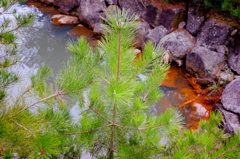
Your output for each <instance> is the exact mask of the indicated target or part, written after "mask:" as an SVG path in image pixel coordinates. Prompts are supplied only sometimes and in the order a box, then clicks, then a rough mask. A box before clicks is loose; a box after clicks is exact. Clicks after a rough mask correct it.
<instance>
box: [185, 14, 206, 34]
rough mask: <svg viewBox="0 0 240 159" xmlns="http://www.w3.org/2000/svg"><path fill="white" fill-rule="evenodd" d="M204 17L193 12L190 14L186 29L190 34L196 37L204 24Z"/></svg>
mask: <svg viewBox="0 0 240 159" xmlns="http://www.w3.org/2000/svg"><path fill="white" fill-rule="evenodd" d="M204 20H205V19H204V16H198V15H195V14H193V13H192V12H188V18H187V25H186V29H187V31H189V33H191V34H193V35H196V34H197V33H198V31H199V28H200V26H201V25H202V23H203V22H204Z"/></svg>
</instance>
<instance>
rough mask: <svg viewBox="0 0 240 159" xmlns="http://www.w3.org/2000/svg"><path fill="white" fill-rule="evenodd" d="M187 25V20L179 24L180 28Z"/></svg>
mask: <svg viewBox="0 0 240 159" xmlns="http://www.w3.org/2000/svg"><path fill="white" fill-rule="evenodd" d="M185 26H186V23H185V22H181V23H179V24H178V29H182V28H184V27H185Z"/></svg>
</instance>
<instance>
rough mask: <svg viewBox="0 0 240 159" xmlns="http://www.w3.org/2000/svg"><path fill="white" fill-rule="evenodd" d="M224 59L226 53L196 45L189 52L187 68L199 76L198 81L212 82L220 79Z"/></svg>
mask: <svg viewBox="0 0 240 159" xmlns="http://www.w3.org/2000/svg"><path fill="white" fill-rule="evenodd" d="M223 61H224V54H221V53H217V52H215V51H211V50H209V49H207V48H204V47H199V46H196V47H194V48H193V49H192V51H190V52H189V53H188V54H187V57H186V69H187V71H188V72H190V73H191V74H192V75H195V76H197V82H198V83H200V84H211V83H213V82H216V80H217V79H218V78H217V77H218V76H219V72H220V69H221V68H220V67H219V66H220V65H221V63H222V62H223Z"/></svg>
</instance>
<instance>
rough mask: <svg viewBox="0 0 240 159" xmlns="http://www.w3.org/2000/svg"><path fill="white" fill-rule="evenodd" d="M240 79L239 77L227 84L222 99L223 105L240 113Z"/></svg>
mask: <svg viewBox="0 0 240 159" xmlns="http://www.w3.org/2000/svg"><path fill="white" fill-rule="evenodd" d="M239 88H240V79H239V78H237V79H235V80H233V81H232V82H230V83H229V84H227V85H226V87H225V89H224V91H223V93H222V97H221V101H222V104H223V107H224V108H225V109H226V110H228V111H231V112H234V113H237V114H240V89H239Z"/></svg>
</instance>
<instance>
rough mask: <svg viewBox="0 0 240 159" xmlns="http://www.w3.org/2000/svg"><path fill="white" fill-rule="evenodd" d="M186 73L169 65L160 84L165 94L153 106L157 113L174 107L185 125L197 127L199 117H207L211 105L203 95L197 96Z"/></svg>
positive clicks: (192, 127)
mask: <svg viewBox="0 0 240 159" xmlns="http://www.w3.org/2000/svg"><path fill="white" fill-rule="evenodd" d="M185 75H186V73H185V71H184V70H183V69H181V68H178V67H177V66H174V65H173V66H171V69H170V70H169V73H168V75H167V78H166V79H165V80H164V81H163V83H162V84H161V88H162V90H163V91H164V93H165V96H164V97H163V98H162V99H161V100H160V101H159V102H158V103H157V104H156V106H155V107H154V110H155V113H157V114H159V113H161V112H163V111H164V110H166V109H168V108H176V109H179V111H180V112H181V113H182V114H183V116H184V117H185V123H186V127H188V128H191V129H197V128H198V123H199V121H200V120H201V119H205V120H206V119H209V117H210V116H209V112H210V111H211V110H212V108H213V105H211V104H210V105H208V104H206V103H205V102H204V101H205V100H204V96H198V95H197V94H196V93H195V91H194V89H193V87H192V86H191V84H190V82H189V81H188V80H187V78H186V77H185Z"/></svg>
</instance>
